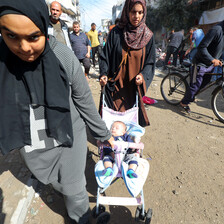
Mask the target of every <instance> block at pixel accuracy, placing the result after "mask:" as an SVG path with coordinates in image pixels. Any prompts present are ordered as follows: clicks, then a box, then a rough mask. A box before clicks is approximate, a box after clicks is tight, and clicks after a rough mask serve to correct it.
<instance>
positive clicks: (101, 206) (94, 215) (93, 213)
mask: <svg viewBox="0 0 224 224" xmlns="http://www.w3.org/2000/svg"><path fill="white" fill-rule="evenodd" d="M105 211H106V208H105V206H104V205H99V210H98V214H96V206H95V207H94V208H93V209H92V217H93V218H97V217H98V216H99V215H100V214H101V213H103V212H105Z"/></svg>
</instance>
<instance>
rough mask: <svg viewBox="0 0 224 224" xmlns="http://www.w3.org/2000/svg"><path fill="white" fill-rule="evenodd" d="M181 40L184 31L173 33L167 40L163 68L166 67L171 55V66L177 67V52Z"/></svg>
mask: <svg viewBox="0 0 224 224" xmlns="http://www.w3.org/2000/svg"><path fill="white" fill-rule="evenodd" d="M183 38H184V30H181V31H178V32H174V33H172V34H171V35H170V37H169V38H168V41H169V43H168V46H167V52H166V58H165V66H166V65H168V61H169V59H170V56H171V54H172V55H173V62H172V64H173V65H174V66H177V57H178V52H179V49H180V46H181V43H182V41H183ZM164 69H166V67H164Z"/></svg>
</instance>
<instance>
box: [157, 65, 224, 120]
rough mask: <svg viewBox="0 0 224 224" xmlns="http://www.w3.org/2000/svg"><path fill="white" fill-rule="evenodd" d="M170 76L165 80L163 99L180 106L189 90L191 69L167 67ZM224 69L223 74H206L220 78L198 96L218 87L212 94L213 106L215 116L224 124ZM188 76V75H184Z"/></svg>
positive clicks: (162, 84)
mask: <svg viewBox="0 0 224 224" xmlns="http://www.w3.org/2000/svg"><path fill="white" fill-rule="evenodd" d="M166 67H167V68H168V74H167V75H166V76H165V77H164V78H163V80H162V82H161V85H160V91H161V94H162V97H163V99H164V100H165V101H166V102H167V103H169V104H171V105H178V104H179V103H180V102H181V101H182V99H183V97H184V95H185V92H186V90H187V88H189V84H188V81H187V79H188V78H189V77H190V67H189V66H188V67H189V68H177V67H174V66H172V65H171V66H170V65H167V66H166ZM223 70H224V67H223V66H222V73H221V74H220V73H206V74H209V75H216V76H218V75H219V76H220V75H221V77H219V78H217V79H216V80H215V81H211V82H210V83H209V84H208V85H207V86H205V87H204V88H202V89H200V90H199V91H198V92H197V94H196V95H198V94H200V93H202V92H204V91H205V90H207V89H208V88H210V87H212V86H214V85H218V86H217V87H216V88H215V89H214V90H213V92H212V98H211V106H212V110H213V113H214V114H215V116H216V117H217V118H218V119H219V120H220V121H221V122H222V123H224V75H223ZM183 73H184V74H186V75H183Z"/></svg>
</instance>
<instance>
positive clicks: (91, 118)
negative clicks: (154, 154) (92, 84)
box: [0, 0, 113, 223]
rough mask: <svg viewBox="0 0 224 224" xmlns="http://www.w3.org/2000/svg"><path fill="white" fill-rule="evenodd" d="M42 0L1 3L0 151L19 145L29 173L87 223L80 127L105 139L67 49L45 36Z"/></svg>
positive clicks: (5, 0) (4, 0)
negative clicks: (59, 196)
mask: <svg viewBox="0 0 224 224" xmlns="http://www.w3.org/2000/svg"><path fill="white" fill-rule="evenodd" d="M48 23H49V15H48V8H47V5H46V3H45V1H44V0H39V1H38V4H37V2H36V0H1V1H0V29H1V34H2V37H1V38H0V49H1V51H0V74H1V75H0V97H1V100H0V130H1V131H0V150H1V152H2V153H3V154H7V153H9V152H10V151H12V150H19V152H20V155H21V157H22V159H23V161H24V162H25V164H26V165H27V167H28V168H29V170H30V171H31V172H32V173H33V175H34V176H35V177H36V178H37V179H38V180H39V181H40V182H42V183H44V184H51V185H52V186H53V187H54V189H55V190H57V191H59V192H61V193H62V194H63V197H64V201H65V206H66V208H67V212H68V215H69V216H70V218H71V219H72V220H75V221H76V222H77V223H88V218H89V201H88V194H87V191H86V187H85V185H86V179H85V174H84V172H85V164H86V154H87V137H86V126H88V127H89V128H90V130H91V133H92V134H93V136H94V137H95V138H96V139H98V140H100V141H106V140H108V142H109V143H111V144H112V140H113V137H111V134H110V132H109V131H108V129H107V128H106V125H105V123H104V122H103V121H102V120H101V118H100V116H99V114H98V112H97V109H96V107H95V103H94V101H93V98H92V94H91V91H90V89H89V85H88V83H87V81H86V79H85V77H84V75H82V74H83V73H82V69H81V66H80V63H79V61H78V59H77V58H76V56H75V55H74V53H73V52H72V51H71V50H70V49H69V48H67V47H66V46H65V45H64V44H62V43H60V42H58V41H57V40H56V39H55V37H53V36H49V39H48V33H47V31H48Z"/></svg>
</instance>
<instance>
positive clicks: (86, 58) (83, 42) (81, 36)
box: [70, 21, 91, 80]
mask: <svg viewBox="0 0 224 224" xmlns="http://www.w3.org/2000/svg"><path fill="white" fill-rule="evenodd" d="M70 40H71V45H72V50H73V51H74V53H75V55H76V57H77V58H78V59H79V61H80V63H82V64H83V66H84V69H85V77H86V78H87V80H88V75H89V70H90V49H91V47H90V44H89V39H88V37H87V36H86V34H85V33H82V32H80V25H79V22H77V21H74V22H73V33H71V34H70Z"/></svg>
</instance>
